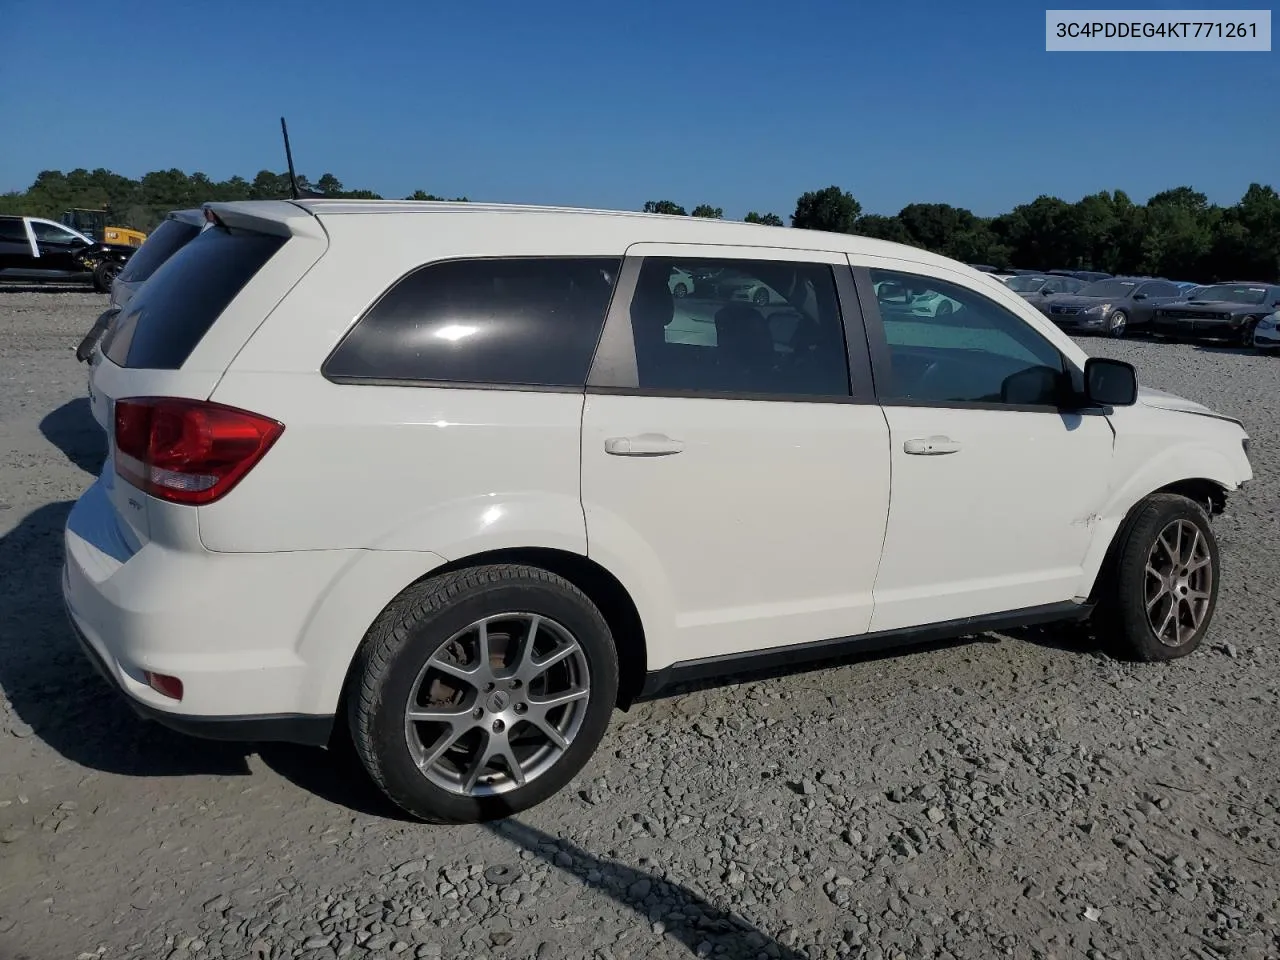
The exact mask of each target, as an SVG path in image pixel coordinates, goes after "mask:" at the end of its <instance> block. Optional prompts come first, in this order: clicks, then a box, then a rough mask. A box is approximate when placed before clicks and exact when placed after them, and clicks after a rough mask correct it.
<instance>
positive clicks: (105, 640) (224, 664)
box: [62, 480, 372, 743]
mask: <svg viewBox="0 0 1280 960" xmlns="http://www.w3.org/2000/svg"><path fill="white" fill-rule="evenodd" d="M63 545H64V551H65V559H64V563H63V573H62V593H63V600H64V604H65V606H66V611H67V614H68V616H69V617H70V620H71V623H72V625H73V627H74V628H75V631H76V634H77V636H78V637H79V638H80V641H81V645H82V646H83V647H84V648H85V650H86V652H88V653H89V654H90V659H91V660H93V662H94V664H95V666H97V668H98V669H99V671H100V672H101V673H103V675H104V676H105V677H106V678H107V679H108V680H109V681H110V682H111V684H112V685H113V686H114V687H116V688H117V689H118V690H120V691H121V693H123V694H124V695H125V697H126V698H127V699H128V700H129V701H130V702H131V703H132V704H133V706H134V707H135V709H137V710H138V712H139V713H142V714H143V715H145V716H148V717H151V718H152V719H158V720H160V721H161V722H163V723H165V724H167V725H168V726H171V727H174V728H176V729H179V730H184V731H187V732H190V733H197V734H199V735H201V736H212V737H216V738H218V739H241V738H244V737H249V738H250V739H278V740H294V741H299V742H302V743H315V742H324V741H325V740H326V739H327V737H328V728H329V726H330V725H331V723H332V717H333V714H334V712H335V711H336V709H337V701H338V696H337V690H336V689H335V686H334V684H333V683H332V682H323V683H322V682H321V678H328V677H330V676H331V675H332V674H334V673H336V674H337V675H338V676H339V677H340V676H342V675H343V674H344V673H345V669H346V664H348V663H349V662H350V657H351V653H352V651H353V650H354V648H355V646H356V645H357V644H358V643H359V641H360V637H361V636H362V634H363V630H364V627H366V626H367V622H366V623H365V624H364V625H363V626H362V627H360V628H359V629H358V630H356V631H352V633H354V635H348V632H347V631H343V632H342V633H341V634H339V633H336V632H333V631H330V630H327V629H326V627H327V626H328V625H327V624H326V623H324V622H320V623H314V622H313V621H314V620H315V616H314V615H315V611H316V608H317V605H318V604H319V603H320V602H321V601H322V600H323V598H324V597H325V596H326V594H327V593H328V592H329V590H330V589H331V587H332V586H333V584H334V583H335V582H336V581H337V580H338V579H340V577H341V575H342V573H343V571H344V570H345V568H346V566H347V565H348V564H349V562H350V559H351V553H350V552H348V551H314V552H296V553H273V554H219V553H210V552H207V551H202V550H200V549H198V548H197V549H194V550H192V549H174V548H170V547H167V546H165V545H163V544H161V543H159V542H157V541H155V540H153V541H151V542H148V543H145V544H143V545H142V546H141V547H137V546H136V545H134V543H133V541H131V540H130V538H128V537H127V536H125V535H124V533H123V532H122V530H121V527H120V521H119V519H118V516H117V515H116V512H115V509H114V507H113V505H112V503H111V500H110V499H109V496H108V494H107V491H106V489H105V487H104V485H103V483H102V481H101V480H99V481H97V482H95V483H94V484H93V486H91V487H90V488H89V489H88V490H87V491H85V493H84V495H83V496H81V498H80V499H79V500H78V501H77V502H76V504H75V506H74V507H73V508H72V510H71V513H70V514H69V515H68V517H67V523H66V528H65V530H64V532H63ZM370 619H372V615H370ZM308 638H310V639H311V640H312V641H313V642H312V643H311V644H310V646H308V647H306V648H305V649H304V641H306V640H307V639H308ZM147 671H152V672H155V673H161V674H166V675H169V676H174V677H177V678H179V679H180V680H181V681H182V684H183V694H182V699H181V700H174V699H172V698H170V697H166V696H164V695H163V694H161V693H159V692H157V691H156V690H153V689H152V688H151V687H150V686H149V685H148V683H147V681H146V676H145V674H146V672H147ZM326 688H327V689H326ZM322 689H323V690H324V692H323V693H321V690H322Z"/></svg>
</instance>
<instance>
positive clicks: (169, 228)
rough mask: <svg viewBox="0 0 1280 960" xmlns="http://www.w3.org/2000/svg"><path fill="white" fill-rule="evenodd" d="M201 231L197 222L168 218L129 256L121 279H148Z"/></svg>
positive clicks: (138, 280) (129, 281) (133, 281)
mask: <svg viewBox="0 0 1280 960" xmlns="http://www.w3.org/2000/svg"><path fill="white" fill-rule="evenodd" d="M199 232H200V228H199V227H198V226H196V225H195V224H191V223H184V222H183V221H181V220H166V221H165V222H164V223H162V224H160V226H158V227H156V229H155V232H154V233H152V234H151V236H149V237H147V239H146V242H144V243H143V244H142V246H141V247H139V248H138V252H137V253H135V254H134V255H133V256H131V257H130V258H129V261H128V262H127V263H126V264H125V265H124V269H123V270H121V271H120V276H119V279H120V280H121V281H123V282H124V283H141V282H142V281H144V280H146V279H148V278H149V277H150V276H151V275H152V274H153V273H155V272H156V270H157V269H158V268H159V266H160V264H162V263H164V262H165V261H166V260H168V259H169V258H170V257H172V256H173V255H174V254H175V253H177V252H178V251H179V250H180V249H182V247H184V246H185V245H186V244H188V243H190V242H191V241H192V240H193V239H195V236H196V234H198V233H199Z"/></svg>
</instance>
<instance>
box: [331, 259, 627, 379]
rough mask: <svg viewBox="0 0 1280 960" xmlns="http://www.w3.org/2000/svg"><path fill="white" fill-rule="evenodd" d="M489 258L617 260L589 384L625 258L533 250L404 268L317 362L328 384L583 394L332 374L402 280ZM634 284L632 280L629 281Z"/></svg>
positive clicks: (590, 371) (429, 261) (589, 369)
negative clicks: (350, 343) (363, 326)
mask: <svg viewBox="0 0 1280 960" xmlns="http://www.w3.org/2000/svg"><path fill="white" fill-rule="evenodd" d="M491 260H615V261H617V262H618V264H619V266H618V278H617V279H616V280H615V281H614V283H613V292H612V293H611V294H610V297H609V303H608V304H607V305H606V307H605V322H604V325H603V326H602V327H601V328H600V333H599V334H598V335H597V337H596V343H595V346H594V347H592V354H591V363H590V365H589V366H588V367H587V381H586V382H587V383H590V380H591V375H592V373H593V371H594V370H595V365H596V358H597V356H598V355H599V353H600V349H601V347H600V345H601V342H602V341H603V338H604V334H605V331H606V330H607V329H608V318H609V311H610V310H612V309H613V301H614V300H615V299H616V298H617V296H618V290H619V289H620V288H621V286H622V284H623V281H624V279H625V277H626V260H625V258H624V257H622V256H621V255H616V256H615V255H614V254H608V253H572V254H571V253H534V254H522V253H511V254H488V255H481V256H475V255H466V254H464V255H461V256H455V257H440V258H439V259H437V260H428V261H426V262H425V263H419V264H415V265H414V266H412V267H410V268H409V269H408V270H405V271H404V272H403V273H401V274H400V275H399V276H397V277H396V278H395V279H394V280H392V281H391V282H390V283H388V284H387V285H386V287H385V288H383V290H382V291H381V292H380V293H379V294H378V295H377V296H376V297H375V298H374V299H373V300H371V301H370V302H369V304H368V305H367V306H365V308H364V309H363V310H361V311H360V312H359V313H358V314H356V317H355V319H354V320H353V321H352V322H351V324H350V325H349V326H348V327H347V329H346V330H345V331H343V334H342V336H341V337H339V338H338V342H337V343H335V344H334V345H333V347H332V349H330V350H329V352H328V354H326V355H325V358H324V360H323V361H321V363H320V376H322V377H324V379H326V380H328V381H329V382H330V383H332V384H335V385H338V386H357V387H419V388H427V389H436V390H509V391H515V392H518V393H564V394H579V395H580V394H582V393H584V392H585V390H586V384H584V385H582V386H577V387H574V386H569V385H567V384H559V383H508V382H505V381H499V382H495V383H489V382H485V381H478V380H425V379H423V378H421V377H414V378H401V377H362V376H359V375H357V374H343V373H331V372H330V371H329V364H330V363H332V362H333V359H334V357H336V356H337V354H338V352H339V351H340V350H341V349H342V346H343V344H345V343H346V342H347V338H348V337H350V336H351V335H352V334H353V333H354V332H355V329H356V328H357V327H358V326H360V324H361V323H362V322H363V321H364V319H365V318H366V317H368V316H369V315H370V314H371V313H373V311H374V310H376V309H377V308H378V305H379V304H380V303H382V301H383V300H385V299H386V298H387V297H388V296H390V295H391V292H392V291H393V290H395V289H396V288H397V287H399V286H400V284H402V283H403V282H404V281H405V280H407V279H408V278H409V277H411V276H413V275H414V274H415V273H418V272H420V271H422V270H429V269H431V268H432V267H437V266H440V265H441V264H446V263H471V262H476V261H491ZM632 285H633V286H634V280H633V281H632Z"/></svg>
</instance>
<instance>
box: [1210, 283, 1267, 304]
mask: <svg viewBox="0 0 1280 960" xmlns="http://www.w3.org/2000/svg"><path fill="white" fill-rule="evenodd" d="M1266 296H1267V288H1266V287H1252V286H1245V285H1243V284H1238V283H1215V284H1214V285H1213V286H1211V287H1204V288H1203V289H1201V290H1197V291H1195V298H1196V299H1197V300H1212V301H1215V302H1217V303H1262V301H1263V300H1265V299H1266Z"/></svg>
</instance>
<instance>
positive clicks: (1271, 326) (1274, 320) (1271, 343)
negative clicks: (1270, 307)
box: [1253, 307, 1280, 353]
mask: <svg viewBox="0 0 1280 960" xmlns="http://www.w3.org/2000/svg"><path fill="white" fill-rule="evenodd" d="M1253 345H1254V346H1255V347H1256V348H1257V349H1258V352H1259V353H1274V352H1275V351H1277V350H1280V307H1277V308H1276V311H1275V313H1269V314H1267V315H1266V316H1265V317H1263V318H1262V319H1261V320H1259V321H1258V326H1257V328H1256V329H1255V330H1254V331H1253Z"/></svg>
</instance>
